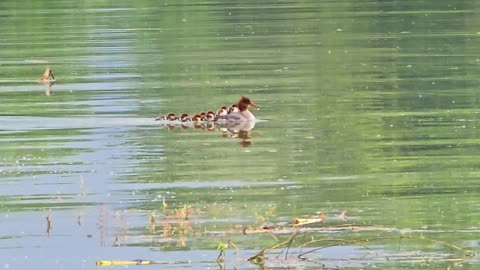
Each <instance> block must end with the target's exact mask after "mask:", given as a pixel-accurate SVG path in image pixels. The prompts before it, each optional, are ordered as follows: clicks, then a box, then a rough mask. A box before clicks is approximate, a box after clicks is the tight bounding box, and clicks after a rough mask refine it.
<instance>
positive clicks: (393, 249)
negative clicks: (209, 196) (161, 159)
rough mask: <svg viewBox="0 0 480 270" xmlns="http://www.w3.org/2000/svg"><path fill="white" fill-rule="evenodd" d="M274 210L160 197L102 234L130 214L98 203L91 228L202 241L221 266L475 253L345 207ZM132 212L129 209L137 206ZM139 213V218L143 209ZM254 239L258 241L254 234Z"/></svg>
mask: <svg viewBox="0 0 480 270" xmlns="http://www.w3.org/2000/svg"><path fill="white" fill-rule="evenodd" d="M275 209H276V205H272V206H271V207H269V208H267V209H264V210H262V211H260V214H259V213H257V214H256V218H254V220H255V221H254V223H252V224H248V223H238V222H235V221H234V216H231V215H232V214H233V212H230V215H229V214H228V213H229V211H228V210H227V209H226V208H224V207H220V208H219V206H216V205H203V206H202V207H201V208H197V207H194V206H193V205H186V204H185V205H183V206H181V207H176V208H171V207H170V206H169V205H168V204H167V202H166V201H165V200H163V201H162V208H161V209H156V210H153V211H151V212H150V213H149V214H148V215H146V217H147V218H146V220H144V227H143V228H144V229H142V228H141V227H142V226H141V224H140V226H139V227H134V228H127V227H123V228H122V227H120V228H119V229H118V230H117V232H116V233H114V234H108V233H107V232H106V229H107V228H106V224H108V223H109V222H111V221H109V219H113V220H122V223H123V224H128V223H129V221H128V219H129V217H128V215H129V213H123V214H120V213H118V212H117V213H114V214H113V215H112V214H109V213H108V211H106V209H105V208H104V207H102V208H101V209H100V212H99V216H98V218H97V232H98V234H99V235H98V238H99V240H100V241H101V243H102V245H105V244H106V243H108V242H111V243H112V244H111V245H112V246H116V247H120V246H135V245H142V246H150V247H159V248H160V249H162V250H175V249H179V250H182V249H190V248H194V246H195V245H196V244H195V242H208V243H210V249H211V250H217V251H218V256H216V257H215V256H214V255H212V256H213V257H211V258H206V259H207V261H210V262H211V263H214V262H216V263H217V264H218V266H219V268H220V269H225V268H227V265H234V266H235V267H241V268H243V267H248V266H247V265H248V263H250V264H253V265H257V266H259V267H260V269H267V268H278V267H280V268H283V267H298V266H303V267H320V268H322V269H350V268H357V267H360V266H372V267H373V266H376V267H382V268H383V269H386V268H388V267H389V265H391V264H392V263H393V264H394V265H396V266H401V265H405V266H407V265H408V266H415V265H417V266H427V265H430V266H436V267H438V266H442V267H443V268H444V269H454V267H455V266H459V265H462V264H464V263H468V262H469V260H472V259H473V258H474V257H475V255H476V254H475V252H474V251H472V250H470V249H467V248H463V247H461V246H457V245H455V244H453V243H449V242H448V241H444V240H440V239H436V236H435V235H436V234H437V233H436V232H435V231H434V230H428V229H413V228H395V227H389V226H382V225H371V224H370V225H369V224H365V222H362V221H361V217H355V216H353V217H351V219H354V220H356V222H351V221H350V217H347V215H346V213H347V212H346V211H342V212H340V213H337V214H333V213H332V215H331V216H330V214H329V213H325V212H323V211H322V212H319V213H317V214H315V215H312V216H303V217H297V218H295V217H292V218H291V222H280V223H275V224H274V223H270V222H268V220H269V219H271V218H273V217H274V216H275V215H276V213H275ZM258 210H260V209H258ZM131 211H132V212H130V214H132V213H134V212H136V211H137V210H134V209H132V210H131ZM144 213H145V212H144ZM211 215H214V216H215V218H214V219H224V220H230V221H225V222H221V223H219V224H217V223H216V222H214V221H212V220H210V219H209V218H207V217H208V216H211ZM233 215H234V214H233ZM140 216H143V217H145V215H144V214H141V215H140ZM133 218H135V217H133ZM237 218H239V217H237ZM252 218H253V217H252ZM46 220H47V234H48V235H49V236H50V235H51V234H52V223H54V221H53V219H52V213H48V214H47V216H46ZM77 221H78V224H77V225H79V226H82V224H81V223H80V217H79V218H78V219H77ZM115 222H116V221H115ZM261 235H264V236H267V237H266V238H265V237H260V236H261ZM87 237H90V238H91V237H95V236H92V235H88V236H87ZM259 238H260V239H262V240H260V241H259ZM215 243H216V244H215ZM269 243H270V244H269ZM171 244H173V245H171ZM417 244H420V245H417ZM420 247H422V248H420ZM255 250H257V251H255ZM329 250H332V251H329ZM335 254H339V255H335ZM190 263H191V260H190V258H184V259H183V260H178V261H176V260H167V261H158V260H155V258H141V259H140V258H120V259H115V260H105V259H102V260H98V261H97V265H98V266H114V265H128V264H137V265H145V264H190Z"/></svg>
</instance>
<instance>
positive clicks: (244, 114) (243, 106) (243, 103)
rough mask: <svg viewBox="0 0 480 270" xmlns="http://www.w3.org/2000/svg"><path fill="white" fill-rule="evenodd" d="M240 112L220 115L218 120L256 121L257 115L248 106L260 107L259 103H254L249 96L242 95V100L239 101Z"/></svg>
mask: <svg viewBox="0 0 480 270" xmlns="http://www.w3.org/2000/svg"><path fill="white" fill-rule="evenodd" d="M236 105H237V108H238V110H239V111H238V112H235V111H232V112H231V113H229V114H227V115H225V116H221V117H218V119H216V121H227V122H247V121H255V119H256V118H255V115H253V113H251V112H250V111H249V110H248V108H249V107H254V108H258V107H260V106H259V105H258V104H255V103H253V102H252V101H251V100H250V99H249V98H248V97H245V96H242V97H241V98H240V100H239V101H238V102H237V104H236Z"/></svg>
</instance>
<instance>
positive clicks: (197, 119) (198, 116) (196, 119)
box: [191, 113, 202, 122]
mask: <svg viewBox="0 0 480 270" xmlns="http://www.w3.org/2000/svg"><path fill="white" fill-rule="evenodd" d="M191 120H192V121H194V122H200V121H202V116H201V115H200V114H199V113H196V114H195V115H194V116H192V118H191Z"/></svg>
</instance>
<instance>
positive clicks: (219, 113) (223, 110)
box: [215, 105, 228, 117]
mask: <svg viewBox="0 0 480 270" xmlns="http://www.w3.org/2000/svg"><path fill="white" fill-rule="evenodd" d="M227 114H228V109H227V106H225V105H223V106H222V107H220V109H218V110H217V112H216V113H215V117H220V116H225V115H227Z"/></svg>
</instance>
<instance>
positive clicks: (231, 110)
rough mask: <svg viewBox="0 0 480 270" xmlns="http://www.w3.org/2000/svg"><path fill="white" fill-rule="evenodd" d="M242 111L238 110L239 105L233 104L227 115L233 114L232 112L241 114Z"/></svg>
mask: <svg viewBox="0 0 480 270" xmlns="http://www.w3.org/2000/svg"><path fill="white" fill-rule="evenodd" d="M239 111H240V110H239V109H238V106H237V104H232V106H230V108H228V110H227V113H232V112H239Z"/></svg>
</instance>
